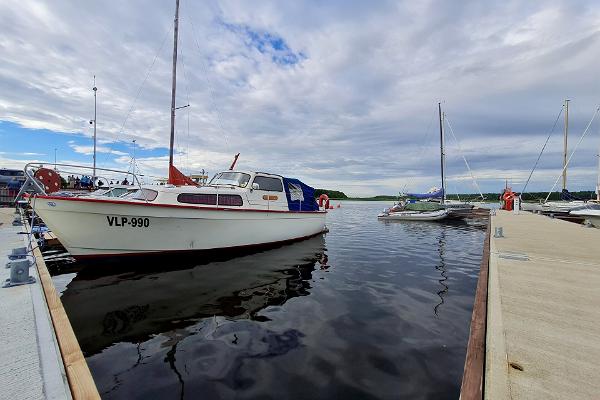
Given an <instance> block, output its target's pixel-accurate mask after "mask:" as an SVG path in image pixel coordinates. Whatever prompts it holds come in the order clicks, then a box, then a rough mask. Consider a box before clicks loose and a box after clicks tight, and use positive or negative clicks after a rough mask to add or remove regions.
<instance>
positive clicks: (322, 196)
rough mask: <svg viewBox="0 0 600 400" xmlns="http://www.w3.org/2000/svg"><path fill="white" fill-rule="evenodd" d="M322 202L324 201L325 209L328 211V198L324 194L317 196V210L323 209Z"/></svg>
mask: <svg viewBox="0 0 600 400" xmlns="http://www.w3.org/2000/svg"><path fill="white" fill-rule="evenodd" d="M323 201H325V209H326V210H329V209H330V208H329V196H327V195H326V194H325V193H323V194H322V195H320V196H319V208H321V207H323ZM331 208H333V207H331Z"/></svg>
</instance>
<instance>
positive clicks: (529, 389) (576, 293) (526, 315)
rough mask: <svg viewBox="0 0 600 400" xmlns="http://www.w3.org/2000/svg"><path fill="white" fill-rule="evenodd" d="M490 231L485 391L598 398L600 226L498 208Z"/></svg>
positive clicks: (492, 395) (493, 395)
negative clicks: (499, 229) (499, 230)
mask: <svg viewBox="0 0 600 400" xmlns="http://www.w3.org/2000/svg"><path fill="white" fill-rule="evenodd" d="M497 227H502V231H503V236H504V237H494V236H493V234H494V232H495V228H497ZM491 233H492V236H491V238H490V255H489V281H488V286H487V289H488V293H487V329H486V343H485V380H484V383H483V393H484V397H485V398H486V399H494V400H495V399H599V398H600V368H599V366H600V229H594V228H585V227H583V226H581V225H577V224H574V223H571V222H566V221H560V220H557V219H551V218H548V217H545V216H541V215H535V214H531V213H527V212H521V213H520V214H519V215H514V214H513V213H509V212H506V211H498V213H497V215H495V216H493V217H492V218H491Z"/></svg>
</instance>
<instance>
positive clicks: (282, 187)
mask: <svg viewBox="0 0 600 400" xmlns="http://www.w3.org/2000/svg"><path fill="white" fill-rule="evenodd" d="M178 23H179V0H176V6H175V20H174V34H173V72H172V87H171V132H170V133H171V134H170V146H169V179H168V184H166V185H139V189H138V190H137V191H136V192H135V193H134V194H133V195H131V196H128V197H125V198H116V199H115V198H109V197H63V196H58V195H53V194H52V193H51V191H50V190H49V189H48V188H49V185H45V184H43V185H39V184H36V187H37V188H38V191H39V192H41V194H39V195H34V196H33V199H32V200H31V204H32V205H33V207H34V211H35V212H36V213H37V214H39V216H40V217H41V218H42V219H43V221H44V222H45V223H46V225H47V226H48V227H49V228H50V229H51V230H52V231H53V232H54V233H55V234H56V236H57V237H58V238H59V240H60V242H61V243H62V244H63V245H64V246H65V248H66V249H67V250H68V251H69V252H70V253H71V255H72V256H74V257H75V258H76V259H77V258H89V257H114V256H117V257H120V256H125V255H151V254H156V253H164V252H169V253H170V252H189V251H199V250H200V251H202V250H216V249H229V248H240V247H249V246H264V245H271V244H274V243H282V242H289V241H295V240H300V239H304V238H308V237H311V236H314V235H317V234H319V233H321V232H323V231H324V230H325V216H326V210H324V209H321V207H320V206H319V205H318V204H317V203H316V201H315V198H314V189H313V188H312V187H310V186H308V185H306V184H304V183H303V182H301V181H299V180H298V179H293V178H287V177H283V176H281V175H277V174H272V173H264V172H254V171H238V170H234V167H235V161H234V163H233V164H232V165H231V167H230V169H229V170H227V171H224V172H221V173H218V174H217V175H215V177H214V178H213V179H212V180H211V181H210V182H209V183H208V184H207V185H206V186H202V187H199V186H197V184H196V182H194V181H193V180H191V179H190V178H189V177H187V176H185V175H184V174H183V173H182V172H180V171H179V170H178V169H177V168H176V167H175V166H174V165H173V145H174V137H175V110H176V109H177V107H176V104H175V93H176V79H177V41H178ZM236 160H237V158H236ZM94 167H95V165H94ZM25 169H26V173H27V174H28V176H29V177H30V178H31V179H32V180H33V181H34V182H37V181H35V179H34V178H33V176H32V175H31V174H32V172H31V166H30V165H28V166H26V167H25ZM38 176H39V175H38ZM44 189H45V190H44Z"/></svg>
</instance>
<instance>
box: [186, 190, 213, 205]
mask: <svg viewBox="0 0 600 400" xmlns="http://www.w3.org/2000/svg"><path fill="white" fill-rule="evenodd" d="M182 196H192V197H199V196H206V197H212V196H214V198H215V201H214V203H213V202H210V203H209V202H206V203H200V202H191V201H182V200H181V198H182ZM217 197H218V196H217V194H216V193H179V194H178V195H177V202H178V203H182V204H195V205H203V206H216V205H217Z"/></svg>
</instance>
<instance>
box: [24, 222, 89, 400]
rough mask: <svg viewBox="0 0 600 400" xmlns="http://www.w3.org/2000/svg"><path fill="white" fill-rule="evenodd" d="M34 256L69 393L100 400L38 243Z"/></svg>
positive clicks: (81, 397) (76, 397) (78, 398)
mask: <svg viewBox="0 0 600 400" xmlns="http://www.w3.org/2000/svg"><path fill="white" fill-rule="evenodd" d="M24 221H25V223H26V227H27V231H28V232H30V231H31V230H30V227H29V224H28V223H27V220H26V219H24ZM33 255H34V256H35V259H36V267H37V271H38V275H39V277H40V282H41V284H42V288H43V290H44V296H45V297H46V304H47V305H48V310H49V311H50V317H51V319H52V325H54V332H55V334H56V339H57V341H58V347H59V349H60V353H61V356H62V360H63V364H64V366H65V372H66V373H67V380H68V381H69V388H70V389H71V395H72V396H73V399H75V400H83V399H86V400H88V399H89V400H92V399H98V400H100V394H99V393H98V389H97V388H96V383H95V382H94V378H92V373H91V372H90V369H89V367H88V365H87V362H86V361H85V357H84V356H83V353H82V352H81V348H80V347H79V342H78V341H77V337H76V336H75V332H73V328H72V327H71V322H69V317H67V313H66V312H65V309H64V307H63V305H62V302H61V301H60V297H59V296H58V294H57V293H56V288H55V287H54V284H53V283H52V278H51V277H50V273H49V272H48V268H46V263H45V262H44V258H43V256H42V253H41V252H40V249H39V248H38V247H37V246H35V247H34V249H33Z"/></svg>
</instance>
